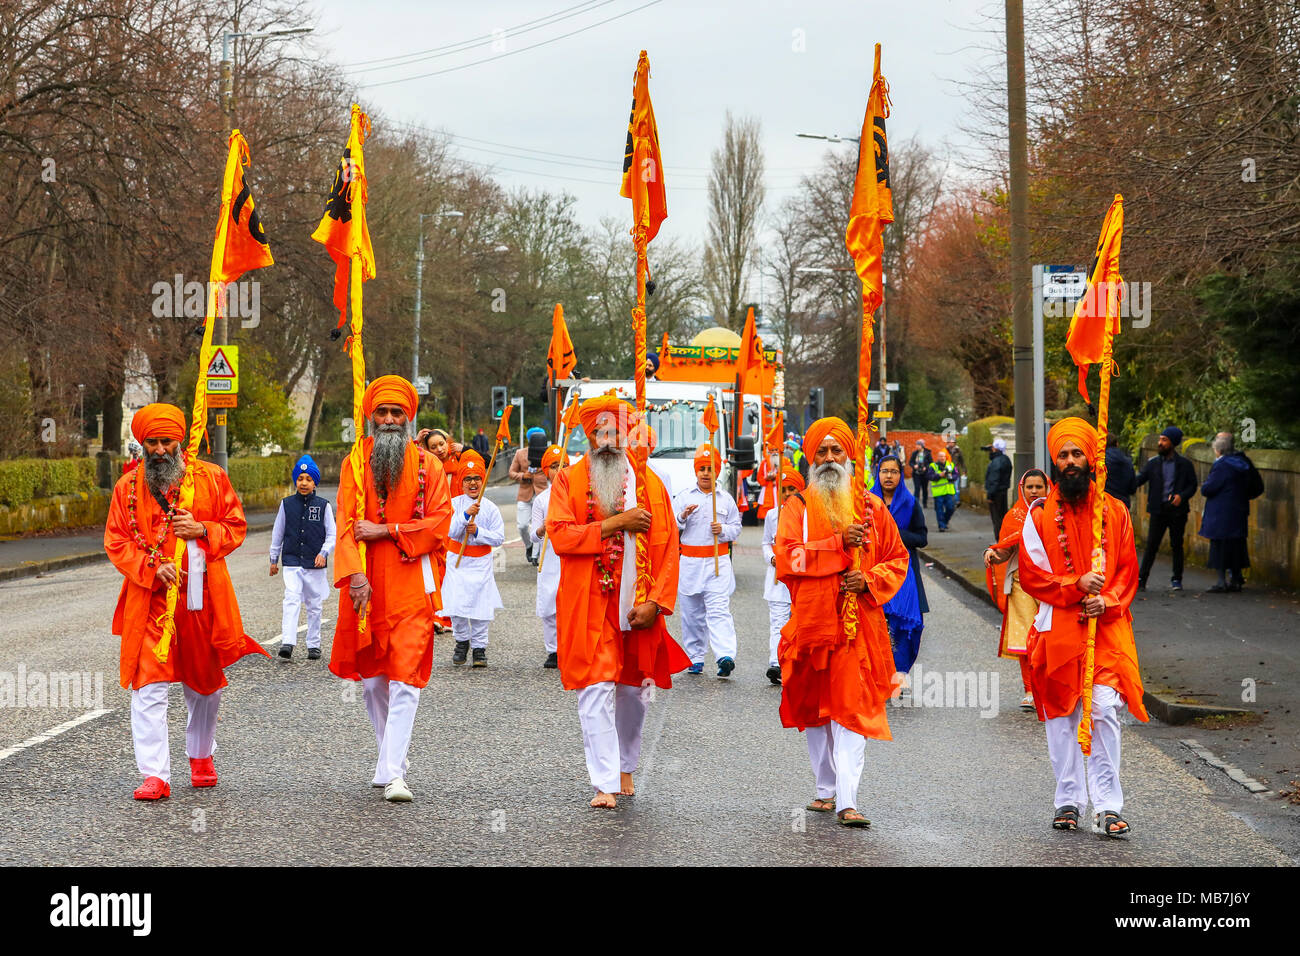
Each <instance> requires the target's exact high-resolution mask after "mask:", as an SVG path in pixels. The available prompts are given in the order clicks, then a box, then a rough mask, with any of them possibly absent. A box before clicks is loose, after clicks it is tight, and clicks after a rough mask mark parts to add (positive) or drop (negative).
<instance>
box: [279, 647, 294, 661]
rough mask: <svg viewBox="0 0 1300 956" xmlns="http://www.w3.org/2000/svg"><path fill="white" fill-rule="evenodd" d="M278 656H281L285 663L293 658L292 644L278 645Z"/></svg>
mask: <svg viewBox="0 0 1300 956" xmlns="http://www.w3.org/2000/svg"><path fill="white" fill-rule="evenodd" d="M280 656H281V657H282V658H284V659H285V660H286V661H287V660H288V659H289V658H291V657H293V645H292V644H281V645H280Z"/></svg>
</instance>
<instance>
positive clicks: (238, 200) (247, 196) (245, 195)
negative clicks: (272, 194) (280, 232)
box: [230, 180, 266, 245]
mask: <svg viewBox="0 0 1300 956" xmlns="http://www.w3.org/2000/svg"><path fill="white" fill-rule="evenodd" d="M242 185H243V188H242V189H241V190H239V195H238V196H236V197H235V202H234V204H233V205H232V206H231V207H230V220H231V222H233V223H234V224H235V225H236V226H238V225H239V214H240V212H242V211H243V208H244V203H248V234H249V236H251V237H252V238H253V240H254V241H255V242H259V243H261V244H262V245H266V230H265V229H263V228H262V220H261V219H260V218H259V217H258V215H257V208H256V205H255V204H254V202H253V194H252V192H251V191H249V188H248V182H247V181H246V180H245V181H244V182H243V183H242Z"/></svg>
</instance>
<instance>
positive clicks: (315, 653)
mask: <svg viewBox="0 0 1300 956" xmlns="http://www.w3.org/2000/svg"><path fill="white" fill-rule="evenodd" d="M307 660H309V661H318V660H320V648H319V647H309V648H307Z"/></svg>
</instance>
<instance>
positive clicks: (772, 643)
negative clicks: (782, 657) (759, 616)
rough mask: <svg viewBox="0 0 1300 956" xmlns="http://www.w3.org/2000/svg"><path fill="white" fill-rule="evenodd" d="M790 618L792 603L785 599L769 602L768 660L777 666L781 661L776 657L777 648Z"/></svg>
mask: <svg viewBox="0 0 1300 956" xmlns="http://www.w3.org/2000/svg"><path fill="white" fill-rule="evenodd" d="M789 620H790V605H789V604H787V603H786V602H784V601H768V602H767V629H768V636H767V662H768V663H769V664H771V665H772V666H773V667H775V666H776V665H777V664H779V663H780V661H778V660H777V659H776V648H777V645H779V644H780V643H781V628H783V627H785V625H786V622H787V621H789Z"/></svg>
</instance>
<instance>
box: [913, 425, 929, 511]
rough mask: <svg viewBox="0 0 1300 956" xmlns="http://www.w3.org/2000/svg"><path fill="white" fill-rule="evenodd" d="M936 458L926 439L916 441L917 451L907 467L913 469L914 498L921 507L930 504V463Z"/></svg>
mask: <svg viewBox="0 0 1300 956" xmlns="http://www.w3.org/2000/svg"><path fill="white" fill-rule="evenodd" d="M932 461H934V456H933V455H931V454H930V450H929V449H928V448H926V447H925V439H924V438H918V439H917V440H916V451H914V452H912V454H911V456H910V457H909V458H908V459H907V466H908V467H909V468H911V469H912V496H913V497H915V498H916V500H917V502H918V503H920V505H921V507H922V508H924V507H925V506H926V505H928V504H929V503H930V462H932Z"/></svg>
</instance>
